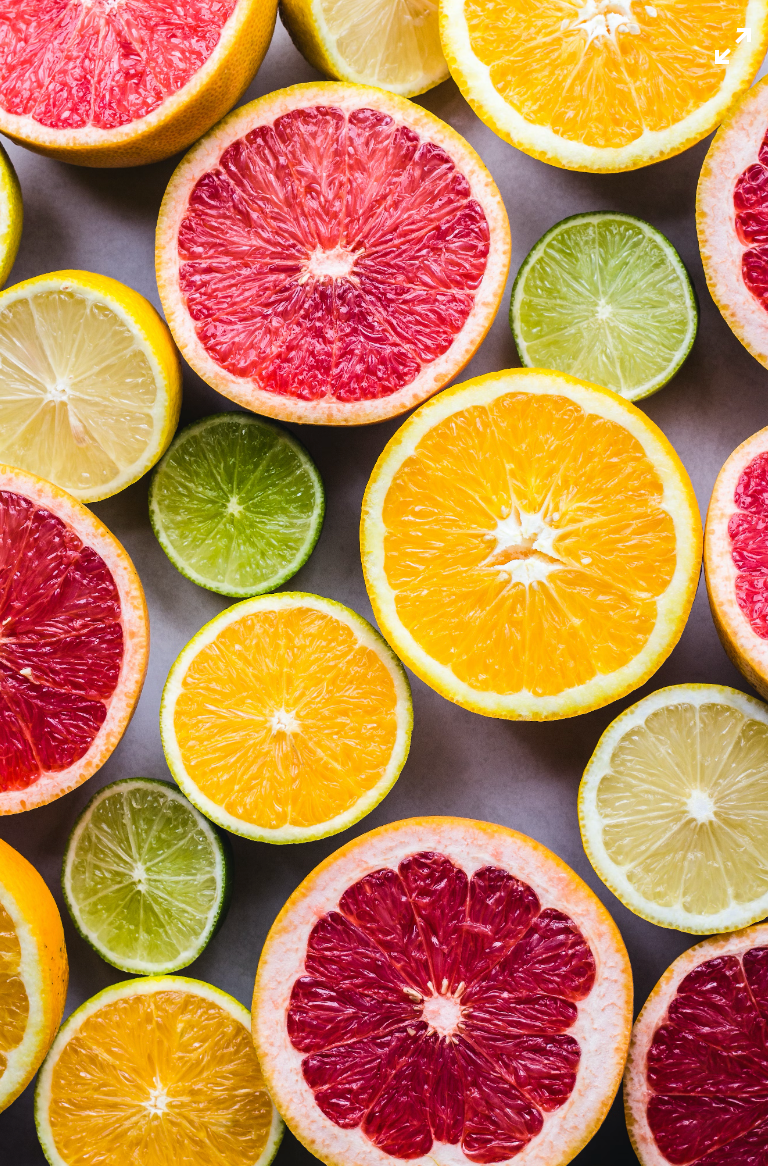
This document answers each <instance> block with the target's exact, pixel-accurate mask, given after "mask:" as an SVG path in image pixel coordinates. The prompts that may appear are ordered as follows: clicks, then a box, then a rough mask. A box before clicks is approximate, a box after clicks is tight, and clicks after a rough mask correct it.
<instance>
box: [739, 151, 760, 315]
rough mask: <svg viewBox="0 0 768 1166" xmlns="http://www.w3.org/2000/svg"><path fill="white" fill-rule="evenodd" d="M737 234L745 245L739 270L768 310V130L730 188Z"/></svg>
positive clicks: (748, 285) (750, 289) (753, 292)
mask: <svg viewBox="0 0 768 1166" xmlns="http://www.w3.org/2000/svg"><path fill="white" fill-rule="evenodd" d="M733 206H734V211H735V215H736V233H737V234H738V237H739V240H740V241H741V243H742V244H743V246H744V247H745V251H744V254H743V255H742V257H741V271H742V276H743V279H744V283H745V284H746V286H747V288H748V289H749V291H750V292H751V293H752V295H753V296H754V297H755V298H756V299H757V300H759V301H760V303H761V304H762V306H763V307H764V308H766V309H767V310H768V246H767V244H768V131H766V136H765V137H764V138H763V141H762V144H761V146H760V150H759V152H758V155H757V158H756V160H755V161H754V162H753V163H752V165H751V166H748V167H747V169H746V170H745V171H744V172H743V173H742V174H740V175H739V178H738V180H737V182H736V186H735V188H734V191H733Z"/></svg>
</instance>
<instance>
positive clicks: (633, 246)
mask: <svg viewBox="0 0 768 1166" xmlns="http://www.w3.org/2000/svg"><path fill="white" fill-rule="evenodd" d="M601 252H602V254H601ZM698 319H699V309H698V303H697V300H696V294H695V292H694V289H693V285H692V283H691V280H690V277H689V275H688V272H687V270H686V268H685V265H684V264H683V261H682V259H681V258H680V256H679V255H678V253H677V251H676V250H675V248H674V247H673V246H672V244H671V243H670V242H669V240H668V239H667V238H665V236H664V235H662V233H661V232H660V231H658V230H657V229H656V228H655V227H653V226H651V224H650V223H647V222H645V221H644V220H643V219H638V218H636V217H635V216H634V215H627V214H622V213H619V212H615V211H593V212H588V213H586V214H578V215H571V216H570V217H568V218H566V219H562V220H561V221H560V222H559V223H556V224H555V225H554V226H553V227H551V228H550V230H549V231H547V232H546V233H545V234H544V235H542V237H541V238H540V239H539V241H538V242H537V243H536V244H535V245H534V247H533V248H532V249H531V251H530V252H529V253H528V255H527V256H526V258H525V259H524V260H523V263H522V265H521V267H520V270H519V271H518V274H517V277H516V279H515V282H514V285H513V287H512V295H511V298H510V306H509V323H510V327H511V329H512V334H513V336H514V340H515V346H516V348H517V352H518V355H519V357H520V361H521V363H522V364H523V365H524V366H526V367H528V368H551V369H556V370H557V371H559V372H565V373H569V374H570V375H571V376H576V377H579V378H581V379H582V380H586V381H591V382H592V383H593V384H599V385H604V386H605V387H606V388H609V389H612V390H613V391H614V392H616V393H619V394H620V395H621V396H623V397H625V398H626V399H627V400H630V401H639V400H641V399H643V398H644V397H648V396H650V395H651V394H652V393H655V392H657V391H658V390H659V389H661V388H662V387H663V386H664V385H666V384H668V382H669V381H670V380H671V379H672V377H673V376H674V375H675V373H677V372H678V370H679V369H680V367H681V366H682V364H683V363H684V361H685V359H686V357H687V356H688V354H689V352H690V350H691V347H692V346H693V342H694V340H695V338H696V332H697V328H698Z"/></svg>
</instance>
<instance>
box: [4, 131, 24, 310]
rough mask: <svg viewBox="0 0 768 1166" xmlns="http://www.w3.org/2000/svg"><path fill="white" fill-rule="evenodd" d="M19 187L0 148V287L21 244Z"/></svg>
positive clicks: (8, 159) (6, 156) (21, 215)
mask: <svg viewBox="0 0 768 1166" xmlns="http://www.w3.org/2000/svg"><path fill="white" fill-rule="evenodd" d="M22 217H23V212H22V203H21V187H20V186H19V180H18V178H17V177H16V171H15V170H14V168H13V165H12V164H11V159H10V158H9V157H8V155H7V154H6V152H5V150H4V149H3V147H2V146H0V287H2V285H3V284H4V283H5V281H6V279H7V278H8V276H9V275H10V273H11V268H12V267H13V263H14V260H15V259H16V252H17V251H18V249H19V243H20V242H21V221H22Z"/></svg>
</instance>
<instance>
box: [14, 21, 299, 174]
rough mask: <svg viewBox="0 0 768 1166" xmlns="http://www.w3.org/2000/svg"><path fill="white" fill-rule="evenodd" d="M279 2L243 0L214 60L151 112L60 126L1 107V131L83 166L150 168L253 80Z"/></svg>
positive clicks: (185, 143) (227, 106)
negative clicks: (115, 121)
mask: <svg viewBox="0 0 768 1166" xmlns="http://www.w3.org/2000/svg"><path fill="white" fill-rule="evenodd" d="M276 19H277V0H239V3H238V5H237V7H236V9H235V11H234V12H233V13H232V16H231V17H230V18H229V20H228V21H227V23H226V24H225V25H224V27H223V29H222V32H221V37H220V38H219V42H218V44H217V45H216V48H215V49H214V50H213V52H212V53H211V55H210V57H209V58H208V60H207V61H206V62H205V64H204V65H203V66H202V68H201V69H198V71H197V72H196V73H195V74H194V75H193V76H192V77H191V78H190V79H189V81H187V83H186V85H183V86H182V88H181V89H179V90H177V92H176V93H173V94H171V95H170V96H169V97H167V98H166V99H165V101H163V102H162V103H161V104H160V105H159V106H158V107H157V109H155V110H153V111H152V112H151V113H148V114H146V115H145V116H144V117H141V118H137V119H136V120H135V121H132V122H128V123H127V125H123V126H118V127H117V128H115V129H110V130H104V129H98V128H97V127H95V126H86V127H84V128H83V129H79V130H78V129H70V130H56V129H49V128H48V127H47V126H43V125H41V124H40V123H39V122H37V121H35V120H34V118H32V117H30V116H28V115H24V116H19V115H16V114H12V113H8V112H6V110H4V109H0V133H3V134H5V135H6V137H8V138H10V139H11V140H12V141H14V142H18V144H19V145H21V146H26V147H27V149H28V150H34V151H35V152H36V153H39V154H46V155H47V156H48V157H49V158H56V159H58V160H59V161H60V162H72V163H74V164H75V165H77V166H96V167H113V166H144V165H146V164H147V163H150V162H159V161H160V160H161V159H163V158H168V157H170V156H171V154H176V153H178V151H179V150H184V149H186V147H187V146H188V145H190V143H191V142H194V141H196V140H197V138H199V137H200V135H201V134H203V133H205V131H206V130H207V129H209V128H210V127H211V126H212V125H213V124H214V123H215V122H216V121H218V120H219V118H220V117H222V116H223V115H224V114H225V113H226V112H227V111H228V110H230V109H231V108H232V106H233V105H234V104H235V102H237V101H238V99H239V98H240V97H241V96H242V95H243V93H244V92H245V90H246V89H247V88H248V86H249V85H250V83H251V81H252V80H253V78H254V76H255V75H256V72H257V70H258V68H259V66H260V65H261V62H262V60H263V59H264V55H265V53H266V51H267V49H268V48H269V42H270V41H271V39H272V33H273V31H274V27H275V20H276Z"/></svg>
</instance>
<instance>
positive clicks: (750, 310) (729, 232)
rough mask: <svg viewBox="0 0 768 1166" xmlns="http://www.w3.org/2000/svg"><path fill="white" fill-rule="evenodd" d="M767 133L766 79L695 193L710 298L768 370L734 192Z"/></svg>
mask: <svg viewBox="0 0 768 1166" xmlns="http://www.w3.org/2000/svg"><path fill="white" fill-rule="evenodd" d="M766 130H768V77H764V78H763V79H762V80H761V81H759V82H758V83H757V84H756V85H754V86H753V87H752V88H751V89H749V90H748V91H747V92H746V94H745V95H744V97H743V98H742V99H741V101H740V102H739V103H738V105H737V106H736V107H735V109H733V110H732V112H731V113H730V114H729V115H728V117H727V118H726V119H725V121H724V122H723V124H722V125H721V126H720V129H719V130H718V131H717V133H716V134H715V137H714V140H713V142H712V145H711V146H710V147H709V150H708V152H707V156H706V158H705V159H704V165H703V166H702V168H701V174H700V176H699V183H698V187H697V191H696V229H697V231H698V236H699V248H700V251H701V261H702V263H703V265H704V274H705V276H706V277H707V286H708V287H709V291H710V294H711V296H712V299H713V300H714V301H715V303H716V304H717V306H718V308H719V309H720V312H721V314H722V316H723V319H724V320H725V322H726V323H727V324H728V326H729V327H730V329H731V331H732V332H733V333H734V335H736V336H737V337H738V339H739V340H740V341H741V343H742V344H743V345H744V347H745V348H746V349H747V351H748V352H750V353H751V354H752V356H754V357H755V359H756V360H759V361H760V363H761V364H763V365H765V366H766V368H768V312H766V310H765V308H764V307H763V306H762V305H761V303H760V302H759V300H757V299H756V298H755V296H753V295H752V293H751V292H750V291H749V289H748V288H747V286H746V284H745V283H744V279H743V277H742V271H741V257H742V255H743V253H744V250H745V245H744V244H743V243H742V242H741V240H740V239H739V237H738V234H737V233H736V211H735V208H734V205H733V191H734V187H735V184H736V181H737V179H738V178H739V176H740V175H741V174H742V173H743V172H744V171H745V170H746V169H747V167H748V166H751V165H752V164H753V163H754V162H756V161H757V156H758V153H759V151H760V146H761V145H762V141H763V138H764V136H765V133H766Z"/></svg>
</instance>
